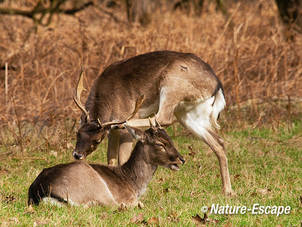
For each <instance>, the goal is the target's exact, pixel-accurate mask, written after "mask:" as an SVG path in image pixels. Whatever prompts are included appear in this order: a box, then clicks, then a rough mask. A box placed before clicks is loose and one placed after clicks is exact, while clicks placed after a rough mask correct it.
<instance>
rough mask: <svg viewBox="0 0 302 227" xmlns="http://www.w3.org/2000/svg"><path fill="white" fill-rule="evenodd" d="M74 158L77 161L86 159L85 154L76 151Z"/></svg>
mask: <svg viewBox="0 0 302 227" xmlns="http://www.w3.org/2000/svg"><path fill="white" fill-rule="evenodd" d="M72 156H73V157H74V158H75V159H77V160H80V159H83V158H84V155H83V154H79V153H78V152H76V151H74V152H73V153H72Z"/></svg>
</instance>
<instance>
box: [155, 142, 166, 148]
mask: <svg viewBox="0 0 302 227" xmlns="http://www.w3.org/2000/svg"><path fill="white" fill-rule="evenodd" d="M155 145H156V146H159V147H163V148H164V147H165V145H164V144H163V143H155Z"/></svg>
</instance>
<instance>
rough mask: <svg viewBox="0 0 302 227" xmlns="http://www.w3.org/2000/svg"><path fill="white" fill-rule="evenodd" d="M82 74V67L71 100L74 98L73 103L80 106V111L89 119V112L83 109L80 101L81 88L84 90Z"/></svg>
mask: <svg viewBox="0 0 302 227" xmlns="http://www.w3.org/2000/svg"><path fill="white" fill-rule="evenodd" d="M83 74H84V71H83V69H82V70H81V73H80V76H79V80H78V83H77V88H76V92H75V96H74V97H73V100H74V102H75V104H76V105H77V106H78V107H79V108H80V110H82V112H83V113H84V114H85V115H86V118H87V121H89V113H88V111H87V110H86V109H85V107H84V105H83V104H82V103H81V93H82V91H83V90H86V89H85V88H84V86H83Z"/></svg>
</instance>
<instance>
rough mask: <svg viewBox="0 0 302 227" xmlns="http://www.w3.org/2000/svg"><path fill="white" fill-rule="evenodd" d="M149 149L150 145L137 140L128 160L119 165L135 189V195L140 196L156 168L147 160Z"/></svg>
mask: <svg viewBox="0 0 302 227" xmlns="http://www.w3.org/2000/svg"><path fill="white" fill-rule="evenodd" d="M151 149H152V147H151V146H149V145H146V144H143V143H142V142H140V141H138V142H137V144H136V146H135V148H134V150H133V152H132V154H131V156H130V158H129V160H128V161H127V162H126V163H125V164H124V165H123V166H122V167H121V168H122V172H123V173H124V175H126V176H127V178H128V179H129V181H130V184H132V186H133V188H134V189H135V191H136V193H137V197H140V196H141V195H142V194H143V193H144V192H145V190H146V188H147V185H148V183H149V182H150V181H151V179H152V176H153V174H154V172H155V171H156V169H157V166H156V165H153V164H151V163H150V161H149V155H148V153H149V152H150V150H151Z"/></svg>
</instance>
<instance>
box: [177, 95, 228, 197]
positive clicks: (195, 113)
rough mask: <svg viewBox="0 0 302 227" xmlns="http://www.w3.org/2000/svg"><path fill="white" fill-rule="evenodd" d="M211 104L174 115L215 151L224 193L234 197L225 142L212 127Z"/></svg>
mask: <svg viewBox="0 0 302 227" xmlns="http://www.w3.org/2000/svg"><path fill="white" fill-rule="evenodd" d="M211 103H212V101H211V100H209V101H208V102H207V101H206V102H203V103H199V104H197V106H195V107H193V108H191V109H190V110H189V111H186V109H185V108H176V109H175V112H174V114H175V116H176V118H177V119H178V121H179V122H180V123H181V124H182V125H183V126H184V127H186V128H187V129H188V130H189V131H191V132H192V133H193V134H194V135H195V136H197V137H198V138H201V139H202V140H203V141H204V142H205V143H206V144H208V145H209V147H210V148H211V149H212V150H213V151H214V153H215V155H216V156H217V158H218V161H219V166H220V174H221V178H222V185H223V191H224V193H225V194H226V195H233V194H234V193H233V190H232V186H231V180H230V174H229V169H228V161H227V157H226V154H225V149H224V144H223V140H222V139H221V138H220V137H219V136H218V135H217V134H216V133H215V132H214V131H213V130H212V127H211V120H210V118H211V113H212V111H211V106H212V105H211Z"/></svg>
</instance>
